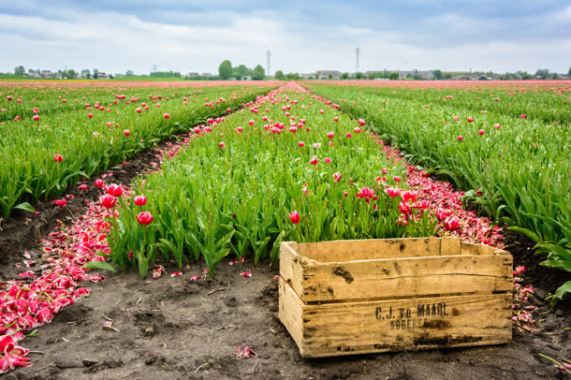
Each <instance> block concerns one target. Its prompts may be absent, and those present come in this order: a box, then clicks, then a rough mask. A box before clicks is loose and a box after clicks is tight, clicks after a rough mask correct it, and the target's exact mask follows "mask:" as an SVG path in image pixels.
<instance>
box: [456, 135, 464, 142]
mask: <svg viewBox="0 0 571 380" xmlns="http://www.w3.org/2000/svg"><path fill="white" fill-rule="evenodd" d="M456 138H457V139H458V141H462V140H464V136H462V135H458V137H456Z"/></svg>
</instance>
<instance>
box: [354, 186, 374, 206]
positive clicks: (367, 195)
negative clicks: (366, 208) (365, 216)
mask: <svg viewBox="0 0 571 380" xmlns="http://www.w3.org/2000/svg"><path fill="white" fill-rule="evenodd" d="M355 196H356V197H357V198H359V199H364V200H365V201H366V202H367V203H369V202H371V199H374V198H375V190H373V189H371V188H370V187H363V188H362V189H361V190H359V192H358V193H357V194H356V195H355Z"/></svg>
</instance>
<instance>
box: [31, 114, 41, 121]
mask: <svg viewBox="0 0 571 380" xmlns="http://www.w3.org/2000/svg"><path fill="white" fill-rule="evenodd" d="M32 119H33V120H34V121H40V115H34V116H32Z"/></svg>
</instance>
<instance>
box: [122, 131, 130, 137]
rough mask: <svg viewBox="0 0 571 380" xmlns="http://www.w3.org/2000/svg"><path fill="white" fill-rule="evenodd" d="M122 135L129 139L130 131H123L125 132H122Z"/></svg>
mask: <svg viewBox="0 0 571 380" xmlns="http://www.w3.org/2000/svg"><path fill="white" fill-rule="evenodd" d="M123 134H124V135H125V137H129V136H131V131H130V130H128V129H125V130H124V131H123Z"/></svg>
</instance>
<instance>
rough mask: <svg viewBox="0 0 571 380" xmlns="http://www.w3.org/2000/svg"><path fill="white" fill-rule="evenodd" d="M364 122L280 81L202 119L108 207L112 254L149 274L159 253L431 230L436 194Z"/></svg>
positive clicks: (188, 258)
mask: <svg viewBox="0 0 571 380" xmlns="http://www.w3.org/2000/svg"><path fill="white" fill-rule="evenodd" d="M363 124H364V121H362V120H361V121H356V120H353V119H351V118H349V117H348V116H347V115H344V114H342V113H341V112H339V111H337V110H334V109H332V108H330V107H325V106H324V105H323V104H321V103H320V102H318V101H315V100H314V99H313V98H311V97H310V96H309V95H303V94H299V93H289V92H285V93H283V92H282V93H272V94H271V95H269V96H266V97H264V98H262V99H259V100H258V101H257V102H256V103H255V104H254V105H252V106H251V107H250V108H249V109H247V110H244V111H241V112H238V113H236V114H233V115H231V116H229V117H226V118H225V120H223V121H222V120H221V122H220V123H214V125H208V126H204V127H202V128H196V129H194V130H193V131H192V132H191V133H190V135H189V139H188V146H187V147H186V149H181V150H177V152H176V154H173V155H172V156H176V157H174V158H172V159H169V160H167V161H166V162H165V163H164V164H163V166H162V170H161V171H160V172H156V173H153V174H150V175H148V176H147V177H146V178H142V179H140V180H138V181H137V182H136V183H135V184H134V186H133V189H132V194H131V195H130V196H124V195H123V196H120V197H117V199H118V201H117V203H116V204H114V205H113V206H111V207H112V208H113V209H114V210H116V213H111V214H110V215H113V216H112V217H110V224H111V234H110V236H109V238H108V241H109V244H110V246H111V251H112V254H111V259H112V261H113V263H114V264H115V265H117V266H119V267H122V268H125V267H136V268H138V269H139V272H140V274H141V275H142V276H144V275H146V273H147V271H148V270H149V268H150V267H152V265H153V264H154V263H155V261H156V260H157V259H158V258H161V259H163V260H165V259H166V260H173V261H174V262H175V263H176V264H177V265H178V266H179V267H183V266H184V265H185V264H186V263H188V262H193V261H197V260H201V259H203V260H204V261H205V262H206V264H207V266H208V267H209V269H210V270H213V269H214V268H215V267H216V264H217V263H218V262H219V261H220V260H221V259H222V258H224V257H225V256H227V255H229V254H232V255H234V256H235V257H236V258H238V259H241V258H244V257H245V256H246V255H252V257H253V259H254V260H255V261H257V260H259V259H262V258H271V259H275V258H277V256H278V251H279V243H280V242H281V241H284V240H295V241H322V240H333V239H354V238H384V237H404V236H432V235H433V234H434V233H435V224H436V218H435V217H434V216H433V215H431V214H430V213H428V212H427V211H426V209H427V207H428V202H425V201H421V200H420V199H419V198H418V197H417V194H416V193H415V192H412V191H407V189H406V184H405V182H404V180H402V178H404V176H405V175H406V168H405V166H404V165H401V164H399V163H396V162H394V161H393V160H390V159H389V158H387V156H386V155H385V154H384V153H383V151H382V149H380V147H379V142H378V141H377V140H376V139H374V138H372V137H371V136H370V135H369V134H368V133H367V132H365V130H364V125H363ZM169 156H171V155H170V154H169ZM143 199H144V201H143Z"/></svg>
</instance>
